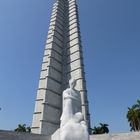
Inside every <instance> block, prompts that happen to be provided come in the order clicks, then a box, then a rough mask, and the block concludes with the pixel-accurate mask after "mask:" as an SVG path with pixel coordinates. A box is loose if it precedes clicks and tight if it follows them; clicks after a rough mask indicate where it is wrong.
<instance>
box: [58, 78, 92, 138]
mask: <svg viewBox="0 0 140 140" xmlns="http://www.w3.org/2000/svg"><path fill="white" fill-rule="evenodd" d="M69 85H70V88H68V89H66V90H65V91H64V92H63V111H62V116H61V118H60V120H61V124H60V140H88V139H89V134H88V129H87V124H86V122H85V120H84V117H83V114H82V113H81V96H80V92H79V91H77V90H75V88H74V87H75V85H76V80H74V79H71V80H70V81H69Z"/></svg>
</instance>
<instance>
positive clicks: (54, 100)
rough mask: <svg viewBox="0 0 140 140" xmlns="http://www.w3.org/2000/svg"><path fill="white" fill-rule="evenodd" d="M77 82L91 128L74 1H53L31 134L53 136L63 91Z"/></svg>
mask: <svg viewBox="0 0 140 140" xmlns="http://www.w3.org/2000/svg"><path fill="white" fill-rule="evenodd" d="M71 77H72V78H75V79H76V80H77V86H76V89H77V90H79V91H80V93H81V99H82V113H83V114H84V117H85V120H87V122H88V125H89V128H90V116H89V110H88V100H87V90H86V81H85V72H84V64H83V54H82V45H81V36H80V27H79V17H78V9H77V4H76V0H56V2H55V3H54V5H53V10H52V15H51V21H50V27H49V31H48V37H47V41H46V46H45V51H44V57H43V63H42V68H41V74H40V80H39V88H38V91H37V99H36V103H35V112H34V115H33V123H32V133H38V134H47V135H50V134H52V133H53V132H54V131H55V130H56V129H57V128H59V124H60V116H61V111H62V99H61V98H62V92H63V90H64V89H66V88H67V86H68V81H69V79H70V78H71Z"/></svg>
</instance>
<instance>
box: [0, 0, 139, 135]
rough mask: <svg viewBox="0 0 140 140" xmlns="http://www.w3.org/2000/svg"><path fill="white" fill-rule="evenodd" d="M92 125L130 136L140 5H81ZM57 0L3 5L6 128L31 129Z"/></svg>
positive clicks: (127, 0)
mask: <svg viewBox="0 0 140 140" xmlns="http://www.w3.org/2000/svg"><path fill="white" fill-rule="evenodd" d="M77 1H78V4H79V15H80V25H81V33H82V43H83V46H84V56H85V57H84V61H85V71H86V80H87V89H88V98H89V102H90V113H91V122H92V126H94V125H98V123H100V122H102V123H108V124H109V128H110V131H111V132H113V133H117V132H128V131H129V129H130V128H129V125H128V123H127V119H126V112H127V107H128V106H131V105H132V104H134V103H135V102H136V100H137V99H138V98H140V26H139V25H140V14H139V13H140V8H139V5H140V1H139V0H85V1H84V0H77ZM52 3H53V0H41V1H39V0H24V1H23V0H1V1H0V107H1V108H2V110H1V111H0V129H8V130H13V129H14V128H16V126H17V125H18V124H19V123H26V124H27V125H30V124H31V121H32V114H33V111H34V101H35V98H36V90H37V88H38V80H39V75H40V68H41V62H42V57H43V51H44V45H45V40H46V38H47V32H48V26H49V20H50V14H51V8H52Z"/></svg>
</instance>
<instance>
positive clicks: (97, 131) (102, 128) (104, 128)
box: [92, 123, 109, 134]
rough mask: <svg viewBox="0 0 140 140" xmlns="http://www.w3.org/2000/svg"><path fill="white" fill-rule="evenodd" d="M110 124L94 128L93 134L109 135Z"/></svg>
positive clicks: (101, 124)
mask: <svg viewBox="0 0 140 140" xmlns="http://www.w3.org/2000/svg"><path fill="white" fill-rule="evenodd" d="M108 126H109V125H108V124H103V123H100V126H98V127H96V126H95V127H94V128H93V129H92V134H105V133H109V128H108Z"/></svg>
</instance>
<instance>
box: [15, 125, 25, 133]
mask: <svg viewBox="0 0 140 140" xmlns="http://www.w3.org/2000/svg"><path fill="white" fill-rule="evenodd" d="M15 131H16V132H26V124H19V125H18V128H16V129H15Z"/></svg>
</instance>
